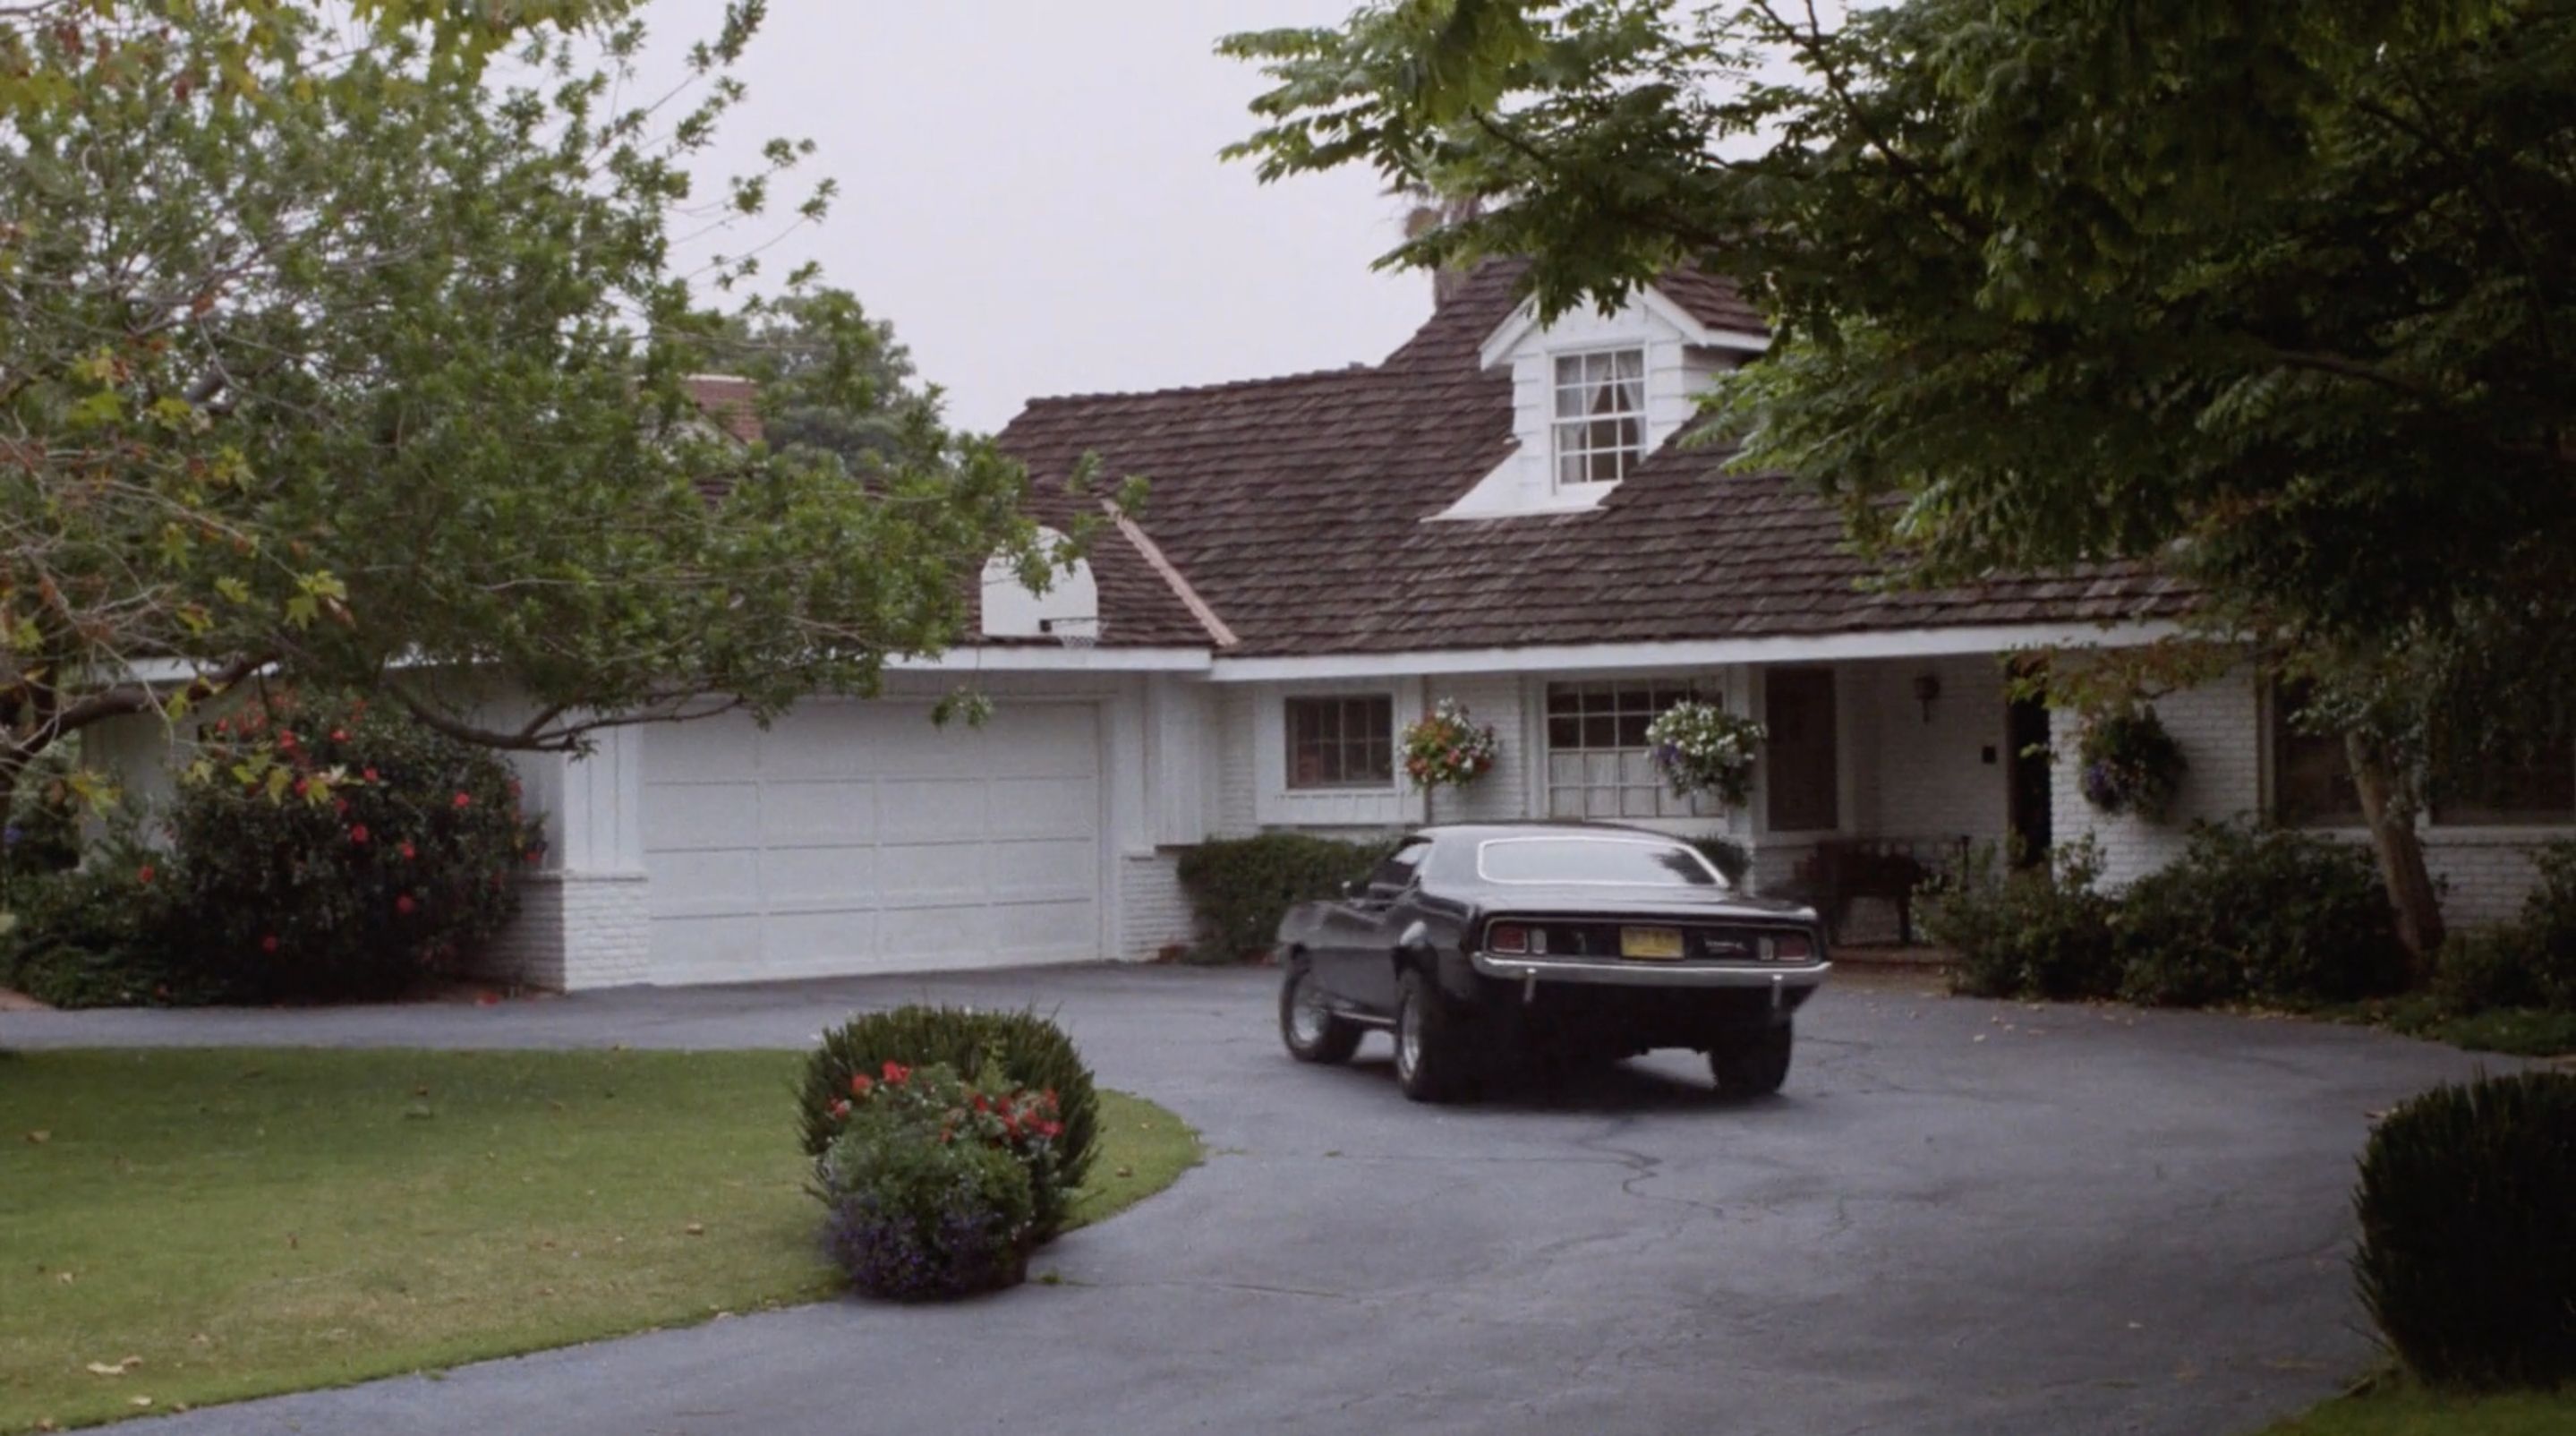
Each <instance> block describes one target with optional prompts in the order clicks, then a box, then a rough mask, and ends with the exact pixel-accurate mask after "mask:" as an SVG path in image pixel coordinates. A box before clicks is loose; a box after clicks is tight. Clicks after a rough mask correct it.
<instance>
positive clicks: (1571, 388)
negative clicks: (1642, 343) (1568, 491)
mask: <svg viewBox="0 0 2576 1436" xmlns="http://www.w3.org/2000/svg"><path fill="white" fill-rule="evenodd" d="M1555 428H1556V485H1557V487H1558V488H1570V487H1574V486H1576V485H1580V484H1615V483H1617V482H1619V481H1620V480H1621V479H1624V478H1626V477H1628V471H1629V470H1631V469H1633V468H1635V467H1637V461H1638V460H1639V459H1642V458H1644V457H1645V453H1646V351H1645V350H1643V349H1611V350H1604V351H1602V352H1600V353H1597V354H1566V355H1560V356H1559V357H1558V358H1557V361H1556V424H1555Z"/></svg>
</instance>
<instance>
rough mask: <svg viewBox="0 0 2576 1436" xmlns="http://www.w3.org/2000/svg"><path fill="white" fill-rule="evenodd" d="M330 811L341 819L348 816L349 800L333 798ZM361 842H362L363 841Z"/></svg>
mask: <svg viewBox="0 0 2576 1436" xmlns="http://www.w3.org/2000/svg"><path fill="white" fill-rule="evenodd" d="M331 811H332V812H335V813H338V814H340V815H341V816H342V817H346V816H348V813H349V800H348V799H346V798H333V799H332V800H331ZM361 841H363V839H362V840H361Z"/></svg>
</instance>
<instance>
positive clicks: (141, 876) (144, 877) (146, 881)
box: [134, 863, 152, 887]
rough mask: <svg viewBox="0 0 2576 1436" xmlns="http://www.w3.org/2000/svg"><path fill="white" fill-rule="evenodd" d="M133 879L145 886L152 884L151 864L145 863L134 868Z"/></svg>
mask: <svg viewBox="0 0 2576 1436" xmlns="http://www.w3.org/2000/svg"><path fill="white" fill-rule="evenodd" d="M134 880H135V881H136V882H138V883H141V884H143V885H144V886H145V887H150V886H152V865H151V864H150V863H145V864H144V865H143V866H141V867H139V868H136V869H135V870H134Z"/></svg>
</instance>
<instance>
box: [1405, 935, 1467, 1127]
mask: <svg viewBox="0 0 2576 1436" xmlns="http://www.w3.org/2000/svg"><path fill="white" fill-rule="evenodd" d="M1467 1036H1468V1033H1467V1030H1466V1023H1465V1022H1464V1020H1463V1019H1462V1018H1461V1017H1460V1016H1459V1014H1458V1012H1457V1010H1456V1009H1455V1008H1453V1007H1451V1006H1450V1004H1449V1001H1448V999H1447V998H1444V997H1442V996H1441V995H1440V988H1439V986H1438V984H1436V983H1434V982H1433V981H1432V980H1431V975H1430V974H1429V973H1427V972H1424V971H1423V970H1422V969H1421V968H1418V967H1412V968H1407V969H1405V972H1404V976H1403V977H1402V978H1401V979H1399V980H1398V982H1397V984H1396V990H1395V1082H1396V1085H1397V1086H1399V1087H1401V1088H1403V1089H1404V1095H1405V1096H1407V1097H1410V1098H1412V1099H1413V1100H1414V1101H1416V1102H1454V1101H1457V1100H1458V1099H1459V1098H1461V1097H1464V1096H1466V1095H1467V1092H1468V1089H1469V1087H1470V1085H1471V1080H1470V1079H1471V1075H1472V1074H1471V1071H1470V1068H1469V1065H1468V1064H1469V1062H1470V1061H1471V1060H1472V1054H1471V1053H1470V1052H1469V1051H1468V1046H1467V1040H1466V1039H1467Z"/></svg>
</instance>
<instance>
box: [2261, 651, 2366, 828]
mask: <svg viewBox="0 0 2576 1436" xmlns="http://www.w3.org/2000/svg"><path fill="white" fill-rule="evenodd" d="M2307 701H2308V694H2307V687H2306V685H2304V684H2296V683H2284V684H2281V685H2280V686H2278V687H2276V688H2274V689H2273V690H2272V732H2271V747H2272V817H2273V819H2274V821H2276V822H2279V823H2280V824H2282V825H2283V826H2285V827H2293V828H2358V827H2360V826H2361V825H2362V816H2361V793H2360V791H2359V790H2358V789H2356V788H2354V787H2353V785H2352V760H2351V758H2350V756H2349V755H2348V754H2347V753H2346V752H2345V751H2344V739H2343V735H2342V734H2341V733H2311V732H2309V731H2308V730H2307V729H2306V728H2304V727H2302V726H2300V723H2299V710H2300V709H2301V708H2303V707H2305V706H2306V704H2307Z"/></svg>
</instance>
